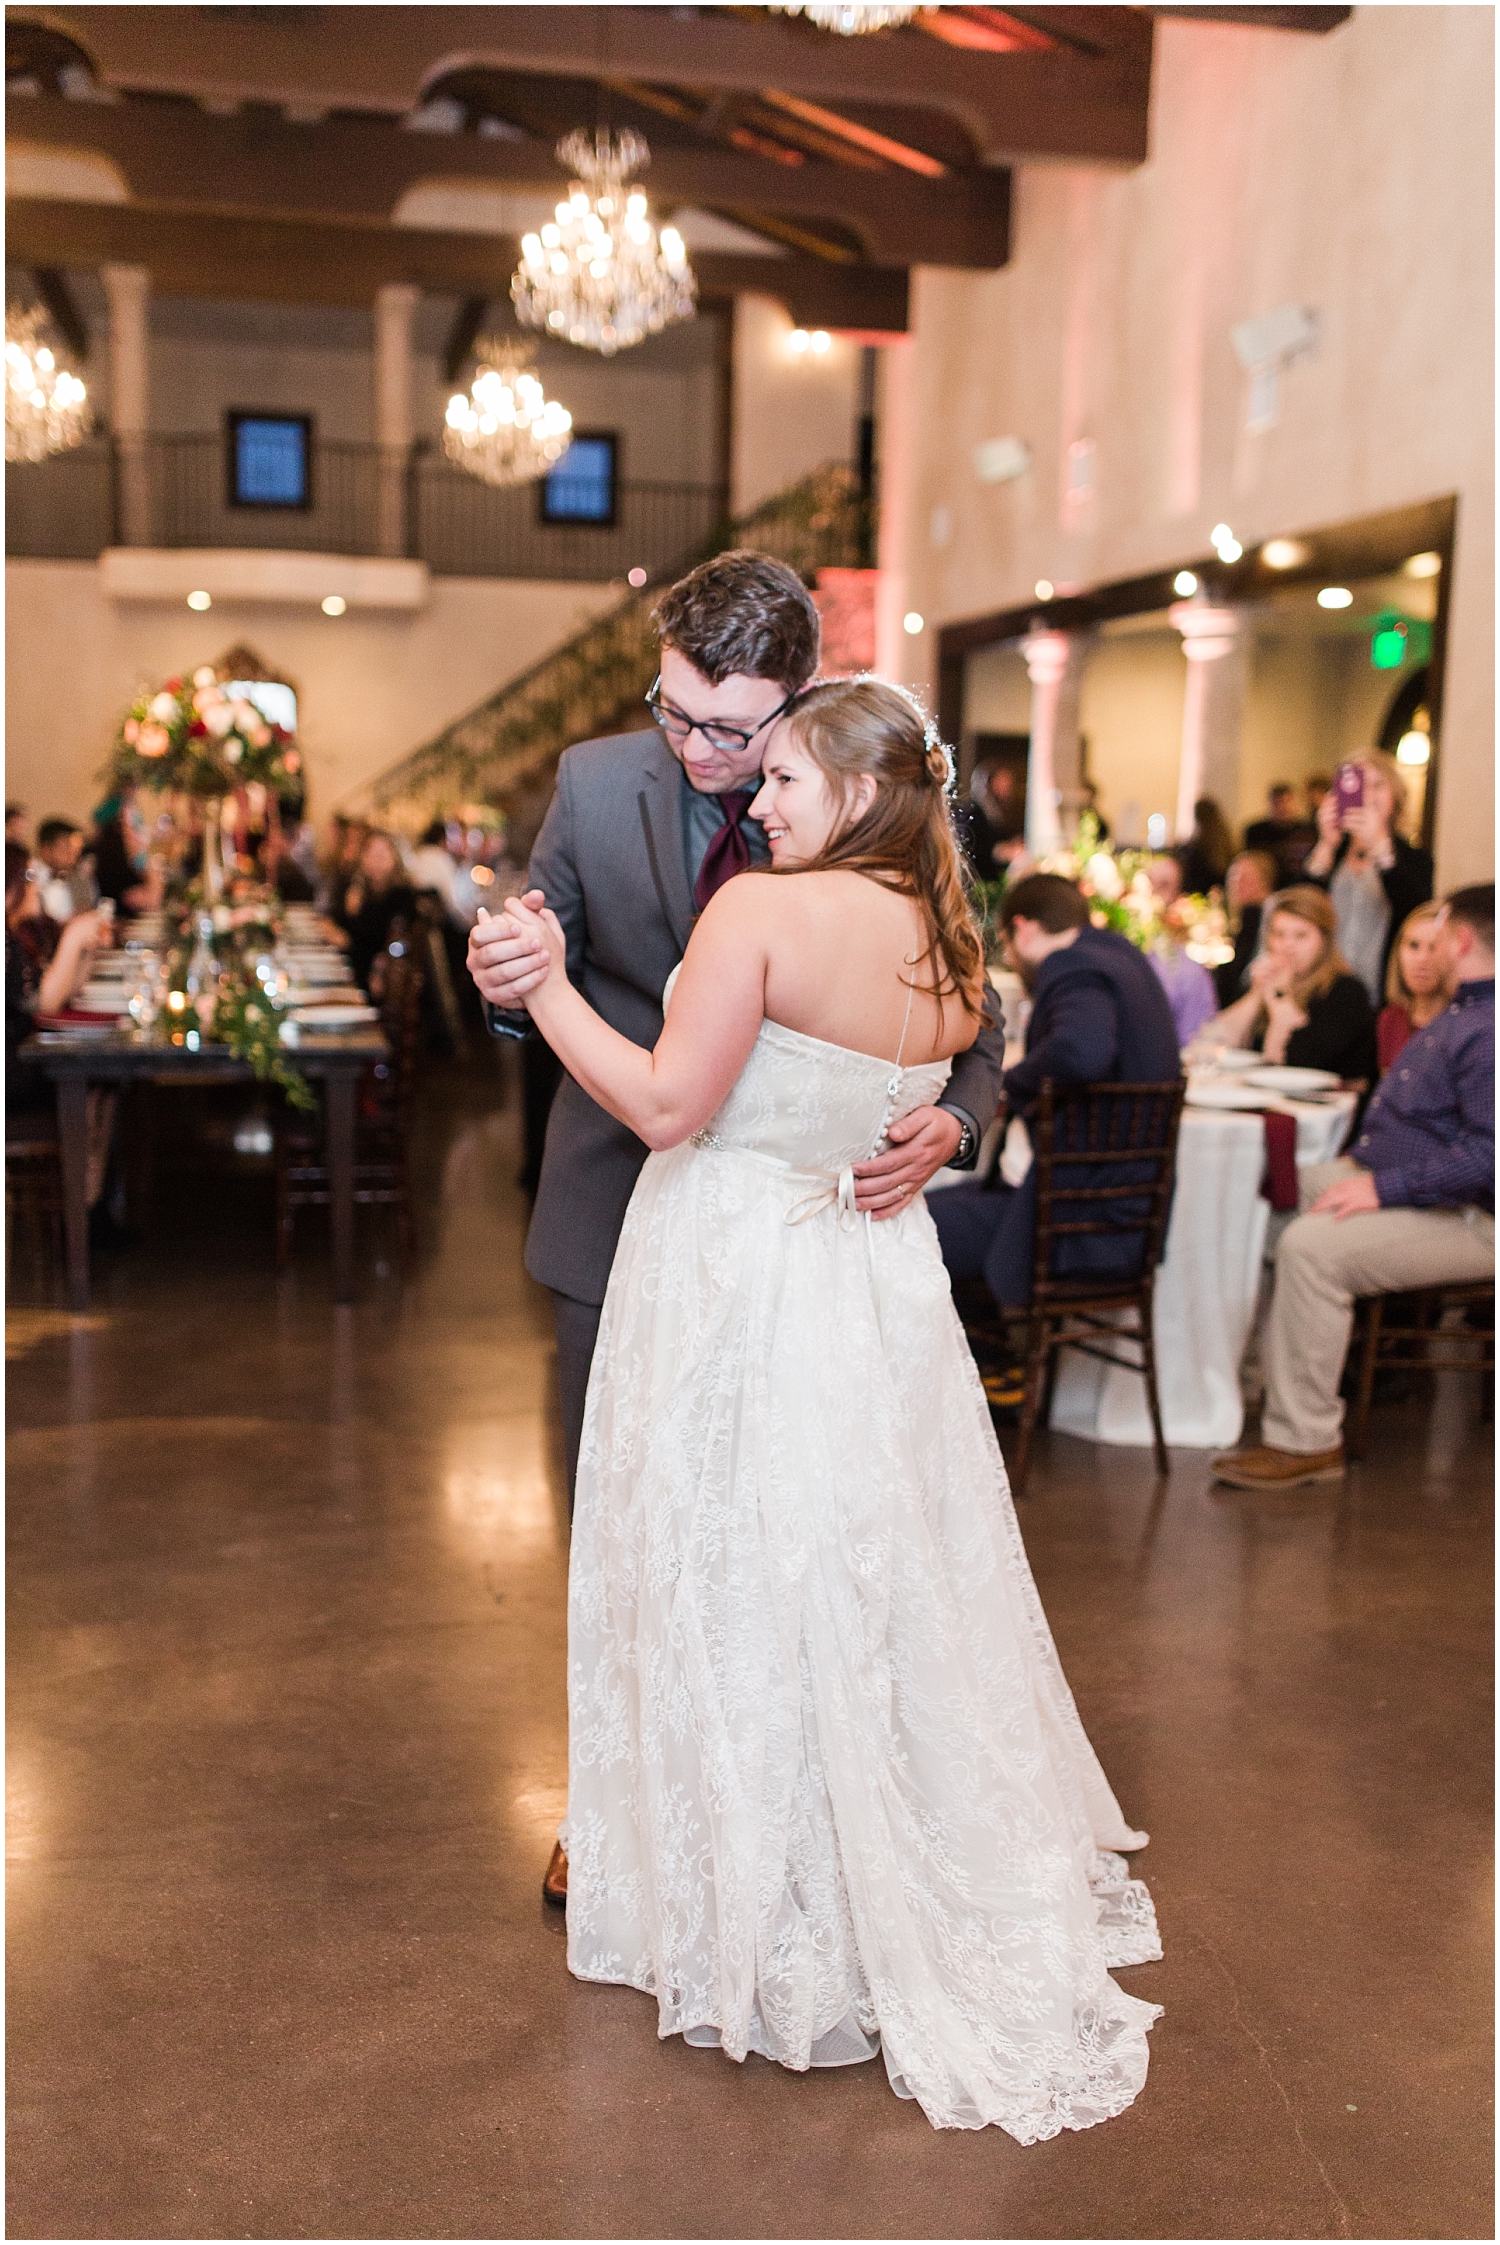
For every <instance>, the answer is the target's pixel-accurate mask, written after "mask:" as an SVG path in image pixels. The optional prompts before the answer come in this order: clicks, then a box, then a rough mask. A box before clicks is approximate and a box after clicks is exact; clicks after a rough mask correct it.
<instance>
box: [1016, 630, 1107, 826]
mask: <svg viewBox="0 0 1500 2245" xmlns="http://www.w3.org/2000/svg"><path fill="white" fill-rule="evenodd" d="M1092 646H1093V635H1092V633H1090V632H1077V631H1034V632H1032V634H1031V636H1030V637H1029V638H1028V639H1023V640H1022V642H1021V652H1022V654H1023V655H1024V656H1025V657H1026V675H1027V677H1028V678H1029V679H1030V680H1031V753H1030V757H1029V759H1028V762H1027V766H1026V854H1027V856H1028V857H1033V858H1036V857H1046V856H1047V855H1049V854H1050V852H1052V851H1053V850H1057V849H1060V848H1061V846H1062V840H1063V813H1064V811H1065V810H1066V809H1076V807H1077V805H1078V804H1079V803H1081V802H1082V800H1083V791H1082V780H1083V769H1082V765H1083V753H1082V742H1081V738H1080V734H1079V729H1078V706H1079V700H1080V697H1081V695H1082V692H1083V676H1084V672H1085V670H1086V669H1087V668H1088V659H1089V655H1090V652H1091V651H1092Z"/></svg>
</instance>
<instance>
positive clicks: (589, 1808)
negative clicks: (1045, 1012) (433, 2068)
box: [507, 678, 1161, 2143]
mask: <svg viewBox="0 0 1500 2245" xmlns="http://www.w3.org/2000/svg"><path fill="white" fill-rule="evenodd" d="M947 778H948V762H947V755H946V752H945V751H944V750H943V749H942V748H941V747H940V746H938V745H937V742H936V739H935V736H934V735H933V733H932V731H931V729H930V728H925V729H924V721H923V718H922V716H921V713H920V711H918V710H917V709H916V708H915V706H914V705H913V704H912V703H911V702H910V701H909V700H908V699H907V697H906V696H905V695H904V694H903V693H901V692H900V690H899V689H897V688H895V687H892V686H889V685H886V684H884V683H882V682H881V681H880V680H878V679H873V678H863V679H857V680H854V681H852V682H845V683H835V684H831V685H824V686H816V687H813V688H811V689H809V690H808V691H807V692H806V693H805V694H804V695H803V696H802V697H801V699H800V700H799V701H798V702H797V703H796V705H795V706H794V708H793V710H792V711H791V713H790V714H789V715H788V716H787V717H785V718H784V719H783V720H782V722H781V723H780V724H779V725H778V727H777V728H776V731H775V733H774V734H773V735H772V737H771V744H770V748H769V750H768V753H767V756H766V760H765V770H764V785H763V786H762V788H761V791H760V793H759V795H758V796H757V797H756V800H755V803H754V806H753V814H752V815H753V816H754V817H755V818H757V819H758V820H760V821H761V822H762V823H763V825H764V827H765V831H766V834H767V837H768V839H769V841H770V846H771V868H770V870H769V871H768V872H763V873H749V874H744V875H742V876H740V877H739V878H737V879H735V880H733V881H730V882H728V883H727V884H726V885H725V887H724V888H722V889H721V890H720V891H719V893H718V894H717V895H716V896H715V897H714V898H713V900H712V901H711V902H710V904H709V906H708V908H707V910H706V911H705V912H704V914H703V916H702V918H701V919H700V920H699V922H698V924H697V926H696V928H695V929H694V932H693V937H692V941H691V942H690V944H689V945H688V950H687V955H686V957H685V958H684V960H683V962H682V965H681V967H680V968H679V969H678V970H677V972H676V974H675V975H674V978H673V983H675V987H673V983H669V985H668V992H667V1003H668V1006H669V1011H668V1014H667V1018H666V1024H665V1027H664V1028H663V1030H662V1033H661V1037H660V1039H659V1041H658V1043H657V1045H656V1048H655V1050H654V1051H651V1052H647V1051H644V1050H642V1049H641V1047H639V1046H637V1045H634V1044H632V1043H630V1042H629V1040H628V1039H627V1038H625V1037H622V1036H620V1035H619V1034H618V1033H617V1032H616V1031H615V1030H613V1029H611V1028H610V1027H609V1026H608V1025H607V1024H606V1023H605V1022H603V1021H601V1020H600V1019H599V1017H598V1015H597V1014H595V1013H594V1012H593V1011H592V1010H591V1008H590V1007H589V1006H588V1004H587V1003H586V1001H585V1000H584V998H583V997H582V996H581V995H580V993H579V992H578V991H577V990H576V989H575V988H574V987H573V986H572V984H571V983H570V982H569V981H568V978H567V973H566V961H565V952H564V945H563V938H562V932H561V930H560V928H559V926H558V924H557V922H556V921H555V920H554V919H553V917H552V915H551V914H550V913H547V912H541V913H540V914H537V913H534V912H532V911H531V910H529V909H528V908H527V906H526V905H525V904H523V903H521V902H519V901H513V902H512V903H511V904H510V905H509V906H508V907H507V910H508V912H509V914H510V916H511V918H512V920H513V922H514V923H515V930H516V932H517V933H518V934H524V935H526V936H528V937H529V939H530V941H531V944H532V948H533V952H534V955H535V965H534V968H533V970H532V971H533V973H534V976H535V980H534V981H533V982H532V983H531V985H530V986H529V987H528V988H527V991H526V1003H527V1005H528V1007H529V1008H530V1011H531V1014H532V1017H533V1019H534V1020H535V1022H536V1024H537V1027H538V1028H539V1029H540V1031H541V1033H542V1034H543V1035H544V1036H545V1037H546V1039H547V1041H548V1043H549V1044H551V1045H552V1047H553V1048H554V1050H555V1051H556V1052H557V1053H558V1055H559V1056H560V1058H561V1059H562V1061H563V1063H564V1065H565V1066H566V1067H567V1068H568V1069H569V1070H570V1072H571V1073H572V1075H573V1076H574V1077H575V1078H576V1079H577V1081H578V1082H579V1083H580V1084H581V1085H582V1087H583V1089H584V1090H585V1091H586V1092H588V1094H589V1095H590V1097H591V1098H593V1099H595V1100H597V1101H598V1102H599V1104H600V1105H601V1106H602V1107H605V1108H606V1109H608V1111H609V1112H610V1113H611V1114H613V1115H615V1116H617V1117H618V1118H619V1119H620V1120H621V1121H623V1122H625V1123H628V1124H629V1126H630V1128H631V1129H632V1130H634V1131H636V1132H637V1133H638V1135H639V1136H640V1137H641V1138H642V1139H644V1141H645V1142H646V1144H647V1145H648V1146H650V1147H651V1148H652V1149H653V1153H652V1156H651V1159H650V1160H649V1161H648V1162H647V1163H646V1166H645V1168H644V1170H643V1171H642V1173H641V1177H640V1181H639V1183H638V1184H637V1186H636V1189H635V1196H634V1198H633V1200H632V1201H631V1204H630V1210H629V1214H628V1215H627V1217H626V1220H625V1229H624V1233H623V1235H622V1237H621V1240H620V1246H619V1251H618V1254H617V1255H616V1258H615V1263H614V1269H613V1273H612V1275H611V1278H610V1282H609V1293H608V1297H607V1299H606V1301H605V1304H604V1315H603V1322H602V1325H601V1327H600V1333H599V1345H598V1351H597V1353H596V1355H595V1358H594V1368H593V1374H592V1377H591V1380H590V1383H589V1392H588V1408H587V1415H586V1419H585V1425H584V1434H583V1445H582V1452H581V1456H580V1460H579V1468H578V1502H577V1514H576V1519H575V1524H574V1528H573V1552H572V1565H571V1576H570V1585H569V1616H568V1708H569V1726H570V1750H569V1752H570V1763H569V1796H568V1818H567V1827H566V1833H565V1838H566V1845H567V1851H568V1963H569V1967H570V1969H571V1970H572V1971H573V1972H574V1973H576V1974H577V1975H578V1977H579V1978H581V1979H585V1980H601V1981H611V1982H618V1983H620V1984H622V1985H624V1986H627V1987H632V1988H639V1989H642V1990H644V1991H646V1992H647V1993H649V1994H652V1995H654V1996H655V1998H656V2001H657V2006H658V2010H659V2013H660V2032H661V2033H662V2034H663V2035H668V2034H681V2035H683V2036H684V2038H685V2039H686V2040H687V2041H688V2042H690V2043H697V2044H709V2045H713V2046H716V2047H720V2048H722V2049H723V2050H725V2051H727V2052H728V2054H729V2055H730V2056H731V2057H733V2058H737V2059H742V2058H743V2057H744V2056H745V2054H746V2052H747V2051H752V2050H753V2051H758V2052H760V2053H761V2054H762V2055H764V2056H765V2057H768V2058H774V2059H776V2060H778V2061H779V2062H780V2063H781V2064H782V2065H785V2066H789V2067H793V2068H798V2069H800V2068H803V2067H806V2066H820V2065H848V2064H853V2063H856V2062H857V2061H859V2060H862V2059H866V2058H870V2057H873V2056H874V2055H875V2054H876V2052H877V2051H880V2052H882V2053H883V2055H884V2058H885V2063H886V2068H887V2070H888V2073H889V2075H890V2079H891V2083H892V2085H893V2087H894V2088H895V2089H896V2090H897V2092H898V2093H899V2094H901V2095H903V2096H910V2097H915V2098H916V2099H917V2100H918V2102H919V2103H920V2105H921V2107H922V2110H923V2111H924V2112H925V2113H926V2114H927V2116H928V2118H929V2120H931V2121H932V2122H933V2123H934V2124H935V2125H936V2126H938V2127H945V2128H978V2127H983V2126H986V2125H988V2124H990V2123H996V2124H998V2125H999V2126H1000V2127H1002V2128H1004V2129H1006V2130H1007V2131H1008V2132H1009V2133H1010V2134H1011V2135H1012V2136H1014V2137H1015V2138H1016V2139H1017V2140H1018V2141H1019V2142H1021V2143H1035V2142H1037V2141H1038V2140H1039V2139H1041V2138H1043V2137H1048V2136H1053V2135H1055V2134H1057V2132H1058V2131H1059V2130H1060V2129H1063V2128H1088V2127H1091V2126H1092V2125H1093V2124H1094V2123H1095V2122H1097V2121H1102V2120H1108V2119H1110V2118H1111V2117H1112V2116H1113V2115H1114V2114H1116V2113H1119V2112H1121V2111H1123V2110H1124V2108H1125V2107H1126V2106H1127V2105H1129V2104H1130V2103H1131V2101H1132V2100H1133V2099H1134V2097H1135V2096H1136V2094H1137V2093H1138V2091H1139V2090H1140V2088H1141V2086H1142V2083H1143V2082H1144V2080H1145V2075H1146V2061H1147V2050H1146V2035H1147V2032H1148V2030H1149V2028H1150V2026H1151V2024H1152V2022H1153V2020H1154V2019H1155V2018H1157V2017H1158V2016H1159V2013H1158V2009H1157V2007H1156V2006H1155V2005H1153V2004H1149V2003H1145V2002H1142V2001H1140V2000H1139V1999H1138V1998H1136V1997H1134V1996H1129V1995H1126V1994H1124V1993H1123V1992H1122V1991H1121V1990H1120V1989H1119V1988H1118V1987H1117V1986H1116V1985H1115V1983H1114V1981H1113V1980H1111V1978H1110V1977H1109V1968H1110V1967H1111V1966H1119V1965H1128V1964H1139V1963H1144V1962H1145V1961H1147V1960H1148V1959H1151V1958H1154V1957H1157V1956H1159V1955H1160V1954H1161V1950H1160V1945H1159V1942H1158V1939H1157V1934H1156V1924H1155V1918H1154V1914H1153V1911H1152V1907H1151V1901H1150V1897H1149V1895H1148V1894H1147V1892H1146V1889H1145V1887H1144V1886H1143V1885H1142V1884H1141V1883H1140V1882H1139V1881H1138V1880H1134V1879H1131V1878H1130V1877H1129V1876H1128V1875H1127V1870H1126V1865H1125V1863H1124V1861H1123V1859H1122V1857H1121V1856H1120V1854H1119V1853H1117V1852H1116V1851H1117V1850H1120V1849H1128V1848H1139V1847H1143V1846H1144V1845H1145V1834H1144V1833H1142V1832H1135V1831H1132V1830H1131V1829H1130V1828H1129V1826H1128V1825H1127V1824H1126V1823H1125V1820H1124V1818H1123V1817H1122V1816H1121V1813H1120V1810H1119V1808H1118V1806H1117V1804H1116V1802H1115V1799H1114V1796H1113V1794H1112V1793H1111V1792H1110V1789H1109V1786H1108V1784H1107V1782H1106V1780H1105V1777H1104V1773H1103V1771H1102V1770H1101V1769H1100V1767H1099V1764H1098V1762H1097V1760H1096V1759H1095V1756H1094V1753H1093V1750H1092V1748H1091V1747H1090V1745H1089V1742H1088V1739H1087V1738H1086V1737H1085V1735H1084V1731H1083V1727H1082V1724H1081V1723H1080V1721H1079V1718H1078V1713H1077V1710H1076V1709H1075V1707H1074V1704H1073V1700H1072V1696H1071V1694H1070V1693H1069V1691H1068V1687H1067V1684H1066V1682H1065V1680H1064V1678H1063V1674H1062V1670H1061V1667H1060V1666H1059V1663H1058V1658H1057V1653H1056V1651H1055V1649H1054V1647H1053V1644H1052V1638H1051V1634H1050V1632H1049V1630H1048V1627H1047V1622H1046V1618H1045V1616H1044V1614H1043V1612H1042V1608H1041V1604H1040V1601H1039V1599H1038V1597H1037V1592H1036V1587H1035V1585H1034V1583H1033V1581H1032V1578H1031V1572H1030V1569H1029V1567H1028V1566H1027V1563H1026V1555H1025V1552H1024V1550H1023V1548H1022V1544H1021V1538H1020V1534H1019V1531H1018V1529H1017V1526H1016V1521H1015V1515H1014V1512H1013V1509H1012V1506H1011V1500H1010V1493H1009V1489H1008V1486H1007V1483H1006V1477H1005V1468H1004V1465H1003V1463H1002V1461H1001V1457H1000V1452H999V1448H998V1445H997V1444H996V1441H995V1436H994V1432H993V1429H992V1427H991V1424H990V1418H989V1412H988V1409H987V1407H986V1404H985V1401H984V1396H983V1393H982V1391H981V1389H980V1384H979V1380H978V1376H977V1374H976V1372H975V1370H974V1366H973V1362H972V1360H971V1358H970V1355H969V1351H968V1348H967V1346H966V1344H965V1341H964V1337H963V1332H962V1329H961V1327H960V1326H959V1323H958V1320H957V1318H956V1316H955V1313H954V1309H953V1305H952V1300H951V1297H950V1293H949V1286H948V1280H947V1276H946V1273H945V1270H944V1267H943V1262H942V1258H941V1256H940V1254H939V1251H938V1244H937V1235H936V1232H935V1230H934V1228H933V1224H932V1219H931V1217H930V1216H929V1214H928V1212H927V1209H926V1205H925V1203H924V1202H923V1201H922V1200H921V1198H920V1197H918V1198H917V1199H916V1200H915V1201H914V1202H913V1203H912V1204H911V1205H910V1206H909V1207H907V1208H906V1209H904V1210H903V1211H902V1213H901V1214H900V1215H899V1216H897V1217H896V1218H895V1219H894V1220H892V1221H889V1222H883V1223H872V1222H871V1221H870V1220H869V1219H868V1218H866V1217H863V1216H860V1215H858V1214H857V1213H856V1211H855V1208H854V1189H853V1178H852V1175H851V1171H852V1167H853V1165H854V1164H855V1163H856V1162H860V1161H864V1160H866V1159H868V1158H869V1157H870V1155H871V1154H872V1152H874V1151H877V1150H878V1149H879V1147H880V1145H881V1141H882V1139H883V1136H884V1133H885V1132H886V1130H887V1129H888V1128H889V1126H890V1124H891V1123H892V1122H893V1121H894V1120H895V1119H896V1118H897V1117H898V1116H900V1115H903V1114H906V1113H907V1112H909V1111H910V1110H911V1109H913V1108H915V1107H918V1106H922V1105H924V1104H929V1103H931V1102H932V1101H933V1100H935V1099H936V1098H937V1097H938V1096H939V1094H940V1092H941V1088H942V1085H943V1083H944V1081H945V1079H946V1077H947V1074H948V1067H949V1063H950V1061H951V1059H952V1058H953V1055H954V1054H955V1053H958V1052H961V1051H963V1050H965V1049H966V1048H967V1046H968V1045H969V1044H970V1043H971V1042H972V1041H973V1039H974V1037H975V1035H976V1034H977V1031H978V1026H979V1021H980V1004H979V1000H980V992H981V989H982V977H983V972H984V968H983V955H982V951H981V948H980V944H979V940H978V937H977V935H976V932H975V929H974V926H973V923H972V921H971V919H970V917H969V914H968V911H967V908H966V905H965V902H964V897H963V892H962V888H961V885H960V877H959V871H958V864H957V859H956V855H955V851H954V846H953V842H952V839H951V835H950V832H949V825H948V816H947V805H946V799H945V785H946V781H947Z"/></svg>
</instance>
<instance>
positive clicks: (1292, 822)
mask: <svg viewBox="0 0 1500 2245" xmlns="http://www.w3.org/2000/svg"><path fill="white" fill-rule="evenodd" d="M1267 813H1268V815H1267V816H1266V817H1265V818H1261V819H1256V820H1255V821H1254V822H1253V823H1252V824H1251V825H1249V826H1247V827H1246V829H1245V847H1246V849H1247V850H1264V851H1265V853H1266V855H1267V857H1269V858H1272V859H1274V860H1275V864H1276V878H1277V880H1278V881H1279V882H1283V883H1287V884H1289V883H1291V882H1293V881H1299V880H1300V879H1301V878H1302V867H1303V863H1304V861H1305V860H1306V857H1307V853H1308V851H1309V850H1310V849H1311V848H1312V846H1313V844H1314V842H1315V841H1316V840H1317V838H1318V830H1317V829H1316V828H1315V827H1314V826H1313V825H1312V824H1311V823H1310V822H1309V821H1308V820H1307V819H1299V818H1298V816H1297V795H1296V790H1295V789H1294V788H1291V787H1288V785H1287V783H1286V781H1285V780H1273V782H1272V783H1271V788H1270V792H1269V794H1268V796H1267Z"/></svg>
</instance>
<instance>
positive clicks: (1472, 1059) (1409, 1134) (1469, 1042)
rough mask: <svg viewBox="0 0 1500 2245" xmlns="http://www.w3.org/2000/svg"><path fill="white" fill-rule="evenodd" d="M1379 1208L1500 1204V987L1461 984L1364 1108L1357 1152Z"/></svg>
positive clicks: (1490, 982) (1490, 983)
mask: <svg viewBox="0 0 1500 2245" xmlns="http://www.w3.org/2000/svg"><path fill="white" fill-rule="evenodd" d="M1351 1152H1352V1153H1353V1156H1354V1159H1355V1160H1356V1161H1357V1162H1358V1163H1359V1165H1360V1167H1361V1169H1368V1170H1370V1171H1372V1172H1373V1174H1374V1178H1375V1190H1376V1193H1377V1194H1378V1195H1379V1198H1380V1205H1381V1207H1382V1208H1484V1209H1488V1210H1490V1211H1491V1212H1492V1213H1493V1210H1494V1206H1495V984H1494V978H1493V977H1491V978H1490V979H1489V980H1488V981H1485V982H1463V983H1460V984H1459V988H1458V995H1457V997H1456V998H1455V999H1454V1001H1453V1003H1452V1005H1451V1006H1449V1007H1448V1009H1447V1011H1446V1012H1445V1013H1440V1014H1439V1015H1438V1017H1437V1019H1436V1021H1429V1022H1428V1024H1427V1027H1426V1028H1425V1029H1419V1030H1418V1031H1417V1033H1416V1035H1415V1036H1414V1037H1413V1038H1412V1040H1411V1042H1410V1044H1409V1045H1408V1046H1407V1047H1406V1049H1405V1051H1404V1052H1403V1053H1402V1054H1401V1056H1400V1058H1399V1059H1398V1061H1397V1062H1396V1065H1395V1067H1394V1068H1392V1069H1391V1071H1390V1073H1389V1074H1388V1075H1386V1076H1384V1077H1382V1079H1381V1083H1380V1088H1379V1090H1378V1091H1377V1092H1376V1094H1375V1096H1374V1098H1373V1099H1372V1100H1371V1101H1370V1104H1369V1106H1368V1107H1367V1108H1366V1109H1365V1119H1364V1128H1363V1130H1362V1131H1361V1132H1360V1135H1359V1138H1358V1140H1357V1142H1356V1143H1355V1145H1354V1146H1353V1147H1352V1148H1351Z"/></svg>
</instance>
